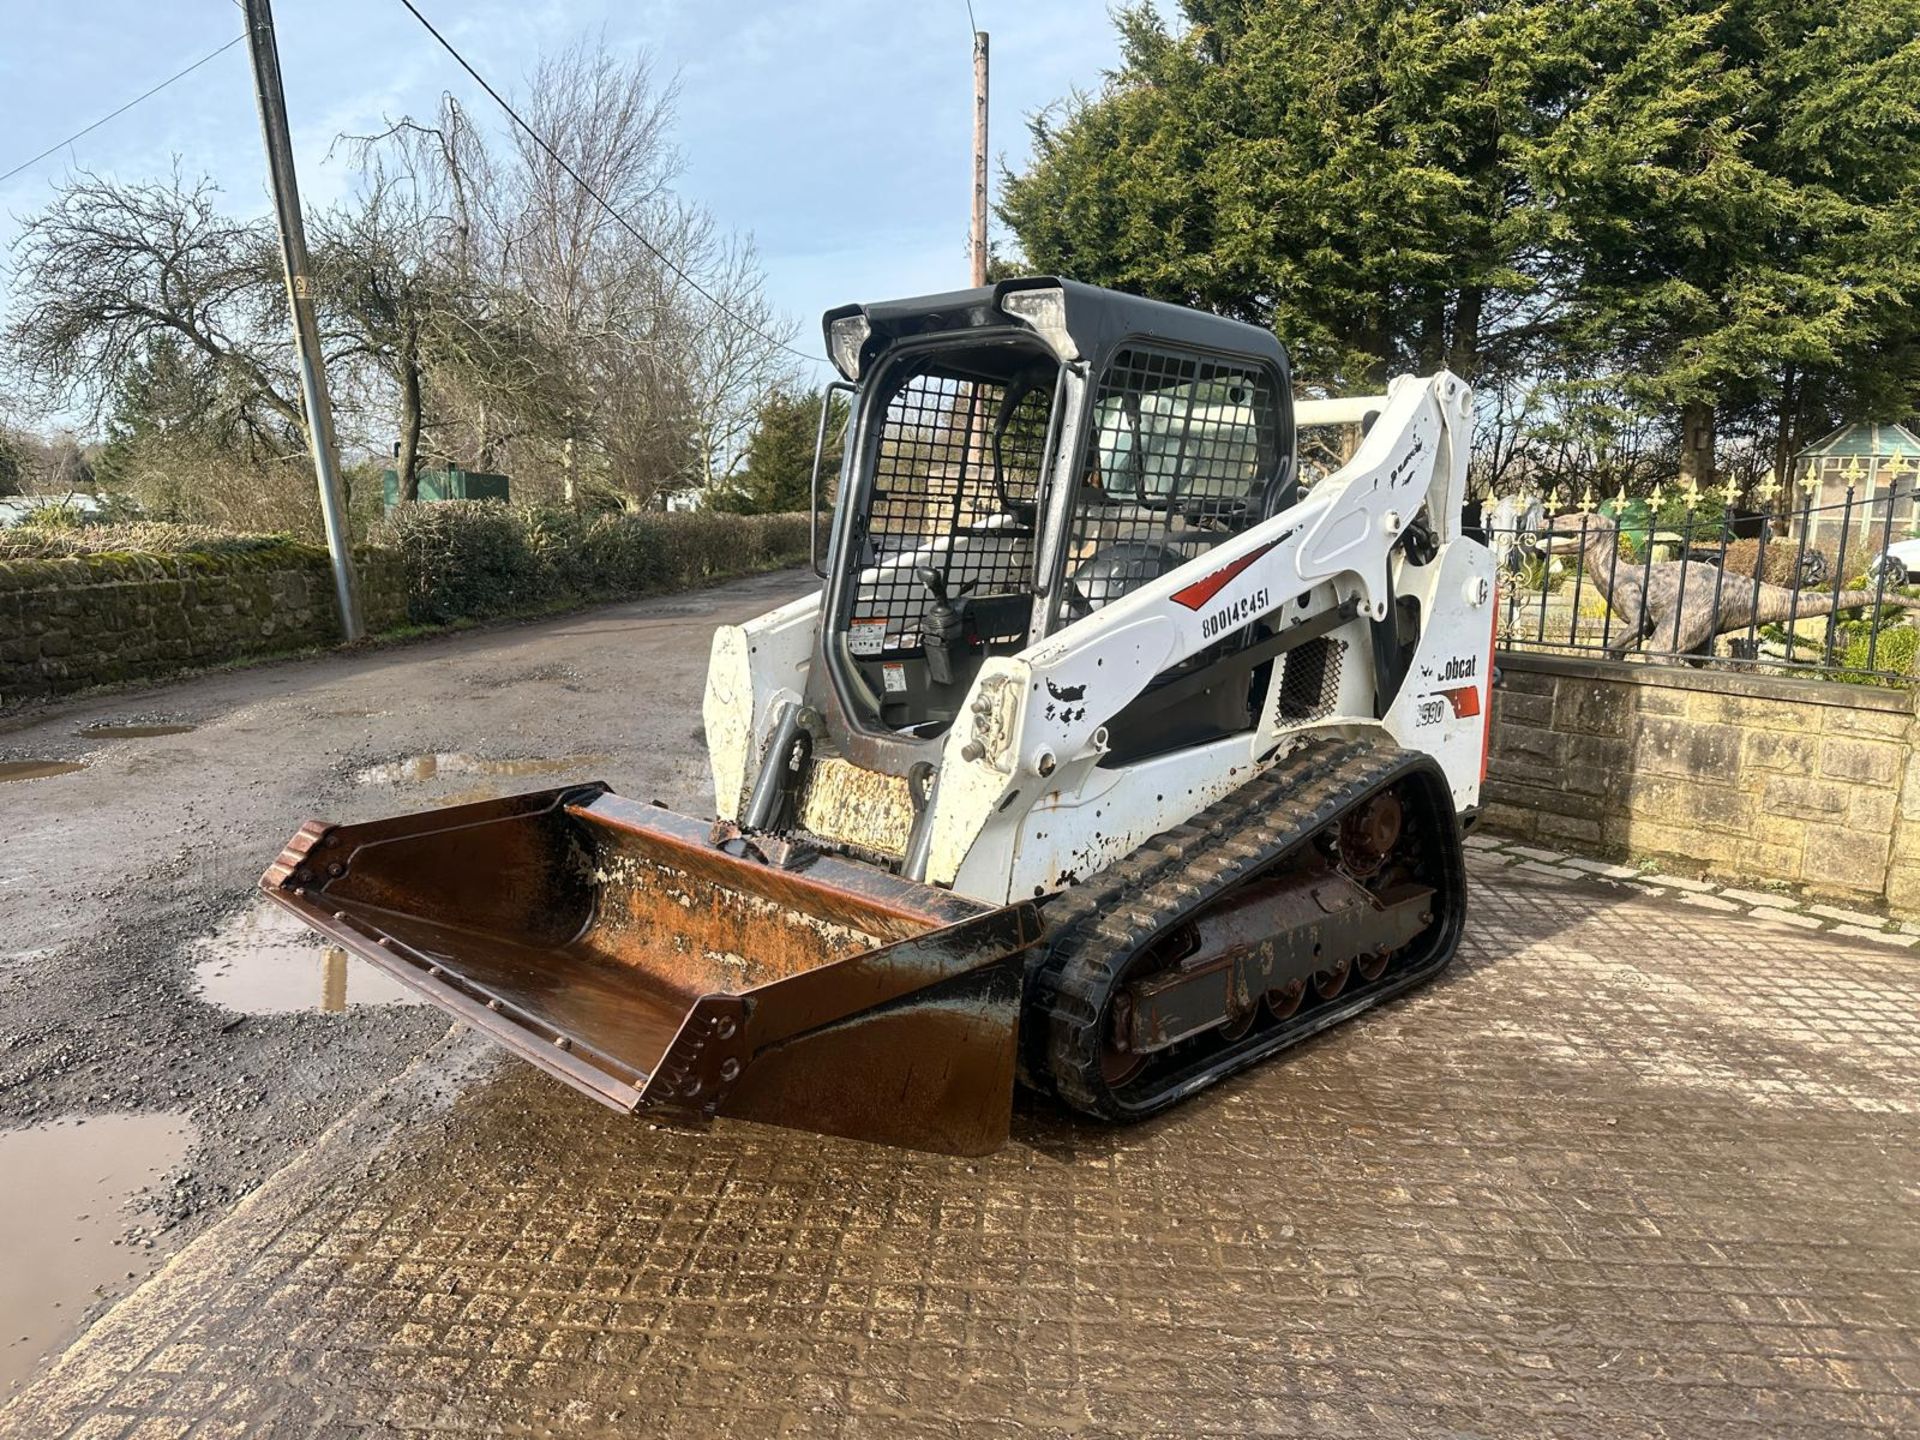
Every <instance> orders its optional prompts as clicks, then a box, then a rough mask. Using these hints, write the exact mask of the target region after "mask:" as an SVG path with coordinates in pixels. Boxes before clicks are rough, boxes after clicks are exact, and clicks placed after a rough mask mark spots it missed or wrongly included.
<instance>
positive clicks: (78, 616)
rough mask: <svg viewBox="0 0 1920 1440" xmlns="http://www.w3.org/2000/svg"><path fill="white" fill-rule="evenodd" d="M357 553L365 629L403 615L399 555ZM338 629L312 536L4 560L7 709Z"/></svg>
mask: <svg viewBox="0 0 1920 1440" xmlns="http://www.w3.org/2000/svg"><path fill="white" fill-rule="evenodd" d="M357 559H358V562H359V569H360V584H361V604H362V606H363V608H364V610H365V613H366V623H367V629H368V630H369V631H370V632H374V633H378V632H379V631H381V630H389V629H392V628H393V627H395V626H397V625H399V624H401V623H403V622H404V620H405V618H406V582H405V577H404V575H403V573H402V570H401V566H400V562H399V559H398V557H396V556H394V555H392V554H390V553H388V552H385V551H380V550H364V551H362V552H360V553H359V555H358V556H357ZM339 639H340V628H339V618H338V615H337V614H336V612H335V609H334V603H333V573H332V571H331V569H330V568H329V566H328V563H327V556H326V552H325V551H323V550H317V549H314V548H313V547H310V546H304V545H287V546H284V547H277V548H275V549H272V550H268V551H265V552H260V553H249V554H240V555H232V556H228V555H205V554H187V555H112V554H109V555H79V556H72V557H66V558H61V559H54V560H7V561H4V562H0V709H5V708H7V707H10V706H13V705H17V704H19V703H21V702H22V701H25V700H31V699H36V698H39V697H43V696H51V695H64V694H70V693H71V692H73V691H76V690H84V689H86V688H88V687H89V686H93V685H107V684H115V683H120V682H124V681H130V680H151V679H157V678H159V677H161V676H164V675H170V674H173V673H175V672H177V671H180V670H185V669H191V668H194V667H197V666H205V665H218V664H223V663H225V662H228V661H233V660H244V659H252V658H259V657H262V656H267V655H275V654H284V653H287V652H289V651H295V650H303V649H309V648H311V647H313V646H318V645H334V644H337V643H339Z"/></svg>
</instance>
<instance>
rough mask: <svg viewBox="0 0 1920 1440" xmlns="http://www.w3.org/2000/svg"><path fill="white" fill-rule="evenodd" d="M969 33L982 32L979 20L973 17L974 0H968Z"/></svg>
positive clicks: (976, 33)
mask: <svg viewBox="0 0 1920 1440" xmlns="http://www.w3.org/2000/svg"><path fill="white" fill-rule="evenodd" d="M967 33H968V34H969V35H978V34H979V33H980V25H979V22H978V21H976V20H975V19H974V18H973V0H967Z"/></svg>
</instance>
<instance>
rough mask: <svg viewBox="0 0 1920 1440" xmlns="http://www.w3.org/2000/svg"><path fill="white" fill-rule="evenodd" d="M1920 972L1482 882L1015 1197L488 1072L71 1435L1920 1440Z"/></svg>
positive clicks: (285, 1216)
mask: <svg viewBox="0 0 1920 1440" xmlns="http://www.w3.org/2000/svg"><path fill="white" fill-rule="evenodd" d="M1916 1105H1920V974H1916V972H1915V969H1914V964H1913V961H1912V959H1911V957H1909V956H1907V955H1905V954H1904V953H1899V952H1893V951H1889V950H1887V949H1886V948H1885V947H1877V946H1867V945H1860V944H1856V943H1853V942H1850V941H1847V940H1845V939H1835V938H1831V937H1823V936H1813V935H1807V934H1803V933H1802V932H1799V931H1796V930H1789V929H1784V928H1780V929H1776V928H1772V927H1769V926H1767V925H1764V924H1761V923H1758V922H1754V921H1751V920H1748V919H1746V918H1744V917H1729V916H1722V915H1719V914H1716V913H1713V912H1709V911H1702V910H1698V909H1682V908H1678V907H1674V906H1671V905H1668V904H1665V903H1663V902H1662V901H1660V900H1656V899H1650V898H1648V897H1645V896H1641V895H1637V894H1633V893H1631V892H1627V891H1624V890H1615V889H1610V888H1607V887H1605V886H1603V885H1600V884H1597V883H1587V882H1577V881H1568V880H1564V879H1558V878H1553V877H1542V876H1534V875H1520V874H1515V873H1513V872H1511V871H1506V870H1501V869H1499V868H1498V867H1496V866H1494V865H1491V864H1490V863H1488V862H1486V861H1477V862H1475V868H1474V891H1473V909H1472V919H1471V922H1470V925H1469V928H1468V935H1467V941H1466V944H1465V947H1464V950H1463V952H1462V954H1461V957H1460V959H1459V961H1458V962H1457V963H1456V964H1455V965H1454V967H1453V968H1452V969H1451V970H1450V971H1449V972H1448V973H1447V975H1446V976H1444V977H1443V978H1442V979H1441V980H1440V981H1439V982H1438V983H1436V984H1434V985H1432V986H1430V987H1428V988H1426V989H1425V990H1423V991H1421V992H1419V993H1417V994H1415V995H1413V996H1411V997H1409V998H1407V999H1405V1000H1403V1001H1400V1002H1398V1003H1395V1004H1392V1005H1390V1006H1389V1007H1387V1008H1386V1009H1384V1010H1382V1011H1379V1012H1376V1013H1375V1014H1373V1015H1371V1016H1369V1017H1366V1018H1364V1019H1362V1020H1360V1021H1358V1022H1356V1023H1353V1024H1350V1025H1347V1026H1345V1027H1343V1028H1342V1029H1340V1030H1338V1031H1335V1032H1333V1033H1332V1034H1330V1035H1327V1036H1325V1037H1322V1038H1321V1039H1319V1040H1317V1041H1315V1042H1312V1043H1311V1044H1309V1045H1307V1046H1306V1047H1303V1048H1302V1049H1301V1050H1299V1051H1297V1052H1294V1053H1293V1054H1292V1055H1291V1056H1289V1057H1287V1058H1284V1059H1282V1060H1280V1061H1278V1062H1272V1063H1269V1064H1267V1065H1266V1066H1264V1067H1263V1068H1261V1069H1259V1070H1257V1071H1256V1072H1254V1073H1252V1074H1249V1075H1247V1076H1244V1077H1241V1078H1239V1079H1237V1080H1235V1081H1233V1082H1231V1083H1228V1084H1226V1085H1224V1086H1221V1087H1218V1088H1217V1089H1215V1090H1214V1091H1211V1092H1209V1093H1207V1094H1206V1095H1203V1096H1201V1097H1199V1098H1197V1099H1195V1100H1194V1101H1192V1102H1190V1103H1188V1104H1186V1105H1184V1106H1182V1107H1181V1108H1179V1109H1178V1110H1176V1111H1174V1112H1172V1113H1171V1114H1168V1115H1166V1116H1164V1117H1162V1118H1160V1119H1157V1120H1156V1121H1154V1122H1151V1123H1149V1124H1146V1125H1142V1126H1137V1127H1134V1128H1131V1129H1110V1128H1105V1127H1101V1126H1097V1125H1093V1124H1089V1123H1085V1122H1081V1121H1078V1120H1075V1119H1072V1118H1069V1117H1067V1116H1064V1115H1062V1114H1060V1113H1058V1112H1056V1111H1054V1110H1052V1109H1050V1108H1047V1107H1045V1106H1042V1105H1038V1104H1035V1103H1032V1102H1024V1103H1023V1104H1022V1107H1021V1109H1020V1110H1019V1112H1018V1114H1017V1116H1016V1124H1015V1134H1014V1141H1013V1143H1012V1144H1011V1145H1009V1146H1008V1147H1007V1148H1006V1149H1005V1150H1004V1151H1002V1152H1000V1153H999V1154H997V1155H994V1156H991V1157H988V1158H986V1159H984V1160H975V1161H965V1160H954V1159H943V1158H935V1157H928V1156H924V1155H915V1154H908V1153H905V1152H900V1151H893V1150H885V1149H878V1148H872V1147H866V1146H861V1145H857V1144H852V1143H846V1142H838V1141H833V1140H827V1139H821V1138H818V1137H814V1136H809V1135H801V1134H793V1133H787V1132H782V1131H776V1130H770V1129H762V1128H757V1127H754V1126H750V1125H744V1124H722V1125H720V1126H719V1127H717V1128H716V1129H715V1130H713V1131H712V1132H710V1133H709V1134H706V1135H704V1136H701V1135H690V1134H684V1133H680V1132H677V1131H673V1130H665V1129H653V1128H650V1127H648V1126H647V1125H645V1124H642V1123H636V1122H634V1121H632V1120H629V1119H624V1118H622V1117H619V1116H616V1115H613V1114H611V1113H610V1112H608V1111H605V1110H603V1109H600V1108H599V1107H597V1106H595V1105H593V1104H592V1103H590V1102H588V1101H585V1100H583V1099H582V1098H580V1097H579V1096H577V1095H575V1094H573V1093H572V1092H571V1091H569V1090H567V1089H565V1088H563V1087H561V1086H560V1085H559V1084H557V1083H554V1082H551V1081H548V1080H546V1079H543V1078H542V1077H540V1076H538V1075H536V1074H534V1073H531V1072H530V1071H528V1070H526V1069H525V1068H524V1067H520V1066H517V1065H513V1064H510V1063H506V1064H496V1063H494V1062H493V1061H492V1059H491V1058H489V1057H487V1056H485V1054H484V1052H483V1051H482V1049H481V1047H480V1046H479V1045H478V1043H477V1042H475V1041H473V1040H472V1039H471V1037H465V1038H454V1039H451V1040H449V1041H447V1042H445V1043H444V1045H443V1046H442V1048H441V1049H440V1050H438V1051H436V1052H435V1053H434V1054H432V1055H430V1056H429V1057H428V1058H427V1059H426V1060H425V1061H423V1062H422V1063H421V1064H420V1065H418V1066H416V1067H415V1068H414V1069H413V1070H411V1071H410V1072H408V1074H407V1075H406V1076H405V1077H403V1079H401V1080H400V1081H399V1082H398V1083H397V1084H396V1085H395V1087H394V1088H393V1089H392V1090H390V1091H388V1092H387V1093H385V1094H384V1095H383V1096H382V1097H380V1099H379V1100H378V1101H377V1102H376V1103H374V1104H371V1105H369V1106H366V1107H364V1108H362V1109H361V1110H360V1111H358V1112H356V1113H354V1114H353V1115H351V1116H349V1117H348V1118H347V1119H345V1120H344V1121H342V1122H341V1123H340V1124H339V1125H337V1126H336V1127H335V1128H334V1129H333V1130H332V1131H330V1132H329V1134H328V1135H327V1136H326V1137H325V1138H324V1139H323V1141H322V1142H321V1143H320V1145H319V1146H317V1147H316V1148H315V1149H314V1150H313V1151H311V1152H310V1153H309V1154H308V1155H306V1156H305V1157H303V1158H302V1159H301V1160H299V1161H298V1162H296V1163H295V1164H294V1165H293V1166H292V1167H290V1168H289V1169H288V1170H287V1171H285V1172H283V1173H282V1174H281V1175H280V1176H278V1177H276V1178H275V1179H274V1180H273V1181H272V1182H270V1183H269V1184H268V1185H267V1186H265V1187H264V1188H263V1189H262V1190H261V1191H260V1192H259V1193H257V1194H256V1195H254V1196H253V1197H251V1198H250V1199H249V1200H248V1201H246V1202H245V1203H244V1204H242V1205H241V1206H240V1207H239V1208H238V1209H237V1210H235V1211H234V1213H233V1214H231V1215H230V1216H229V1217H228V1218H227V1219H225V1220H224V1221H223V1222H221V1223H220V1224H219V1225H217V1226H215V1227H214V1228H212V1229H211V1230H209V1231H208V1232H207V1233H206V1234H205V1235H203V1236H202V1237H201V1238H200V1239H199V1240H198V1241H197V1242H196V1243H195V1244H194V1245H193V1246H192V1247H190V1248H189V1249H187V1250H186V1251H185V1252H183V1253H182V1254H181V1255H180V1256H178V1257H177V1258H176V1259H175V1260H174V1262H173V1263H172V1265H171V1266H170V1267H169V1268H168V1269H167V1270H165V1271H164V1272H162V1274H161V1275H159V1276H158V1277H156V1279H154V1280H153V1281H151V1282H149V1283H148V1284H147V1285H146V1286H145V1287H143V1288H142V1289H141V1290H140V1291H139V1292H138V1293H137V1294H135V1295H134V1296H133V1297H131V1298H130V1299H129V1300H127V1301H125V1302H123V1303H122V1304H121V1305H120V1306H119V1307H118V1308H117V1309H116V1310H115V1311H114V1312H113V1313H112V1314H110V1315H109V1316H108V1317H107V1318H106V1319H105V1320H103V1321H102V1322H100V1323H99V1324H98V1325H97V1326H95V1328H94V1329H93V1331H92V1332H91V1333H90V1334H89V1336H88V1338H87V1340H86V1341H85V1342H84V1343H83V1344H82V1345H81V1346H79V1347H78V1348H76V1349H75V1350H73V1351H71V1352H69V1354H68V1355H67V1356H66V1357H65V1359H64V1360H63V1361H62V1362H61V1363H60V1364H59V1365H58V1366H56V1368H55V1369H54V1370H53V1371H52V1372H51V1373H50V1374H48V1375H47V1376H46V1377H45V1378H44V1379H43V1380H41V1381H40V1383H39V1384H38V1385H37V1386H36V1387H35V1388H34V1389H32V1390H30V1391H28V1392H27V1393H25V1394H24V1395H23V1396H22V1397H21V1398H20V1399H19V1400H18V1401H16V1402H15V1404H14V1405H13V1406H12V1408H11V1409H9V1410H8V1411H6V1412H5V1413H4V1415H0V1429H6V1430H7V1431H8V1433H12V1434H20V1435H35V1436H41V1435H44V1436H50V1437H51V1436H64V1435H86V1436H123V1435H129V1436H130V1435H140V1436H146V1435H149V1434H153V1435H187V1434H191V1435H195V1436H217V1435H256V1434H272V1435H279V1434H288V1435H292V1434H322V1435H332V1434H342V1435H347V1434H388V1433H393V1434H421V1435H425V1434H448V1435H469V1434H472V1435H481V1434H490V1435H491V1434H500V1435H535V1434H538V1435H591V1436H614V1435H619V1436H649V1435H665V1434H676V1435H689V1436H693V1435H698V1436H705V1435H738V1436H759V1435H769V1436H771V1435H780V1436H800V1435H805V1436H814V1435H818V1436H887V1437H893V1436H962V1435H967V1436H971V1435H1014V1434H1017V1435H1030V1436H1068V1435H1071V1436H1076V1437H1090V1436H1132V1435H1168V1436H1182V1437H1187V1436H1215V1435H1217V1436H1254V1435H1261V1436H1270V1435H1300V1436H1306V1435H1314V1436H1367V1437H1373V1436H1399V1435H1420V1436H1427V1435H1433V1436H1443V1435H1444V1436H1463V1435H1471V1436H1488V1437H1512V1436H1533V1435H1553V1436H1567V1437H1576V1436H1577V1437H1594V1436H1640V1435H1648V1436H1701V1437H1763V1436H1764V1437H1773V1436H1783V1435H1836V1436H1879V1435H1885V1436H1893V1435H1900V1434H1906V1435H1911V1434H1914V1433H1916V1431H1920V1225H1916V1219H1920V1214H1917V1213H1916V1198H1917V1197H1916V1189H1917V1188H1920V1165H1916V1163H1915V1161H1916V1155H1917V1154H1920V1148H1917V1147H1916V1145H1915V1141H1916V1138H1920V1123H1916V1118H1915V1107H1916Z"/></svg>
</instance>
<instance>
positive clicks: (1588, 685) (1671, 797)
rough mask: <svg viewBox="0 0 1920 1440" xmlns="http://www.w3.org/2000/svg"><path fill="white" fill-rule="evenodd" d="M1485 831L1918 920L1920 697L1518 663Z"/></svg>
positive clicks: (1505, 703)
mask: <svg viewBox="0 0 1920 1440" xmlns="http://www.w3.org/2000/svg"><path fill="white" fill-rule="evenodd" d="M1499 665H1500V684H1499V686H1498V687H1497V688H1496V691H1495V698H1494V721H1493V753H1492V758H1491V761H1490V764H1489V769H1488V774H1487V785H1486V791H1485V801H1486V810H1485V814H1484V823H1485V824H1486V826H1487V827H1488V828H1489V829H1491V830H1495V831H1498V832H1501V833H1504V834H1509V835H1515V836H1520V837H1524V838H1528V839H1534V840H1538V841H1541V842H1545V843H1552V844H1556V845H1560V846H1563V847H1566V848H1570V849H1575V850H1581V851H1584V852H1586V853H1588V854H1593V855H1598V856H1602V857H1605V858H1609V859H1620V860H1628V859H1631V860H1640V859H1653V860H1658V861H1660V862H1661V863H1662V864H1663V865H1665V866H1667V867H1668V868H1674V867H1675V866H1681V867H1687V868H1690V869H1692V871H1693V872H1694V873H1695V874H1712V875H1715V876H1719V877H1723V878H1727V879H1735V880H1741V881H1750V882H1758V883H1767V882H1784V883H1785V884H1787V885H1790V886H1792V887H1794V888H1795V889H1798V890H1803V891H1805V892H1807V893H1809V894H1813V895H1818V896H1822V897H1826V898H1832V899H1844V900H1848V901H1851V902H1854V903H1856V904H1857V903H1862V902H1865V903H1868V904H1876V905H1884V906H1886V907H1887V908H1888V909H1890V910H1891V911H1893V912H1894V913H1896V914H1901V915H1920V763H1916V760H1915V752H1914V742H1915V740H1916V738H1920V735H1916V728H1915V713H1914V696H1913V695H1912V694H1911V693H1910V692H1907V691H1904V690H1886V689H1876V688H1872V687H1868V686H1860V685H1839V684H1827V683H1822V682H1818V681H1811V680H1785V679H1774V678H1770V677H1764V676H1746V675H1738V674H1730V673H1728V672H1725V671H1718V670H1691V669H1683V668H1668V667H1665V666H1654V665H1640V664H1626V663H1619V662H1613V661H1602V660H1585V659H1572V658H1563V657H1559V656H1546V655H1531V654H1521V653H1516V652H1506V653H1503V654H1502V655H1501V656H1500V657H1499Z"/></svg>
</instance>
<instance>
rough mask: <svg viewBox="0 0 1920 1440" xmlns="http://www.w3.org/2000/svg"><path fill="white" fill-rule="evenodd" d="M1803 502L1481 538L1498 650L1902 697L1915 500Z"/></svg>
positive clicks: (1638, 516) (1918, 568)
mask: <svg viewBox="0 0 1920 1440" xmlns="http://www.w3.org/2000/svg"><path fill="white" fill-rule="evenodd" d="M1813 498H1814V497H1813V496H1812V495H1811V494H1808V495H1806V496H1805V498H1804V499H1803V500H1802V501H1801V503H1800V504H1799V505H1798V506H1797V507H1796V508H1792V509H1790V510H1787V511H1784V512H1780V513H1775V514H1751V513H1739V512H1733V511H1727V512H1718V513H1715V512H1709V511H1706V510H1705V509H1703V508H1700V507H1690V508H1688V509H1687V510H1686V511H1685V513H1684V515H1683V516H1681V517H1678V518H1675V517H1673V516H1672V515H1671V512H1669V513H1668V515H1667V517H1666V518H1665V519H1664V520H1663V519H1662V518H1661V517H1660V516H1659V515H1658V514H1656V513H1655V512H1653V511H1651V510H1650V509H1649V507H1647V506H1646V505H1645V504H1644V503H1641V502H1628V504H1626V505H1624V506H1615V505H1613V504H1611V503H1610V504H1607V505H1602V506H1597V507H1596V506H1583V507H1581V508H1580V509H1576V510H1572V511H1568V512H1566V513H1563V514H1560V515H1558V516H1555V515H1554V514H1553V513H1552V512H1551V511H1548V512H1546V513H1545V515H1544V517H1541V516H1540V515H1539V514H1538V513H1537V512H1538V507H1535V508H1536V514H1535V515H1534V516H1527V517H1523V518H1521V519H1518V520H1516V521H1514V522H1513V523H1511V524H1507V525H1501V524H1497V523H1496V524H1488V525H1485V526H1482V527H1480V529H1479V533H1480V534H1482V535H1483V536H1484V537H1485V538H1486V540H1487V542H1488V543H1489V544H1490V545H1491V546H1492V547H1493V549H1494V551H1495V554H1496V557H1497V559H1498V561H1499V565H1500V576H1501V599H1500V618H1499V629H1498V637H1499V642H1500V644H1501V645H1503V646H1505V647H1507V648H1511V649H1519V650H1532V651H1545V652H1549V653H1562V654H1591V655H1606V656H1613V657H1616V658H1624V657H1627V656H1641V657H1645V658H1647V659H1650V660H1655V661H1659V662H1663V663H1669V664H1688V665H1701V666H1717V667H1725V668H1729V669H1735V670H1743V671H1749V672H1759V673H1775V674H1787V675H1799V676H1808V677H1814V678H1826V679H1836V680H1847V681H1855V682H1860V683H1868V684H1882V685H1901V686H1911V685H1913V684H1914V683H1915V681H1916V674H1915V669H1916V654H1917V653H1920V629H1916V628H1915V622H1916V621H1920V585H1914V587H1913V588H1910V582H1920V512H1916V510H1915V501H1914V497H1913V496H1911V495H1908V494H1905V493H1902V494H1899V495H1897V496H1896V495H1895V494H1894V493H1893V492H1892V491H1891V490H1890V489H1889V490H1884V491H1882V492H1881V493H1879V494H1872V493H1868V494H1858V493H1856V492H1854V491H1853V490H1849V491H1847V492H1846V496H1845V498H1844V499H1843V500H1841V501H1839V502H1837V503H1832V504H1826V505H1815V504H1814V503H1813Z"/></svg>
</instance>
